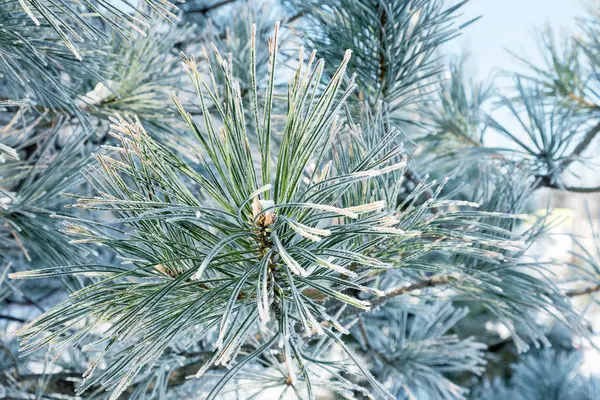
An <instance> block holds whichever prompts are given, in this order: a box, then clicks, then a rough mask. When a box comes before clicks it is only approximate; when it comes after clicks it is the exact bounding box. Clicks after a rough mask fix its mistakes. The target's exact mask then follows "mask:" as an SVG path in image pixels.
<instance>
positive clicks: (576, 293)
mask: <svg viewBox="0 0 600 400" xmlns="http://www.w3.org/2000/svg"><path fill="white" fill-rule="evenodd" d="M599 291H600V284H598V285H594V286H589V287H587V288H584V289H576V290H570V291H568V292H566V293H565V294H566V296H567V297H577V296H584V295H586V294H592V293H595V292H599Z"/></svg>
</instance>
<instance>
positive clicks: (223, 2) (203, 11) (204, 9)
mask: <svg viewBox="0 0 600 400" xmlns="http://www.w3.org/2000/svg"><path fill="white" fill-rule="evenodd" d="M235 1H236V0H221V1H219V2H216V3H214V4H210V5H206V6H204V7H200V8H196V9H193V8H192V9H190V10H185V13H186V14H202V15H206V14H208V13H209V12H211V11H214V10H217V9H219V8H221V7H223V6H226V5H227V4H230V3H233V2H235Z"/></svg>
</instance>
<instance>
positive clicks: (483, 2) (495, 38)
mask: <svg viewBox="0 0 600 400" xmlns="http://www.w3.org/2000/svg"><path fill="white" fill-rule="evenodd" d="M464 12H465V14H466V15H467V16H477V15H481V16H482V18H481V19H480V20H479V21H477V22H475V24H473V25H471V26H470V27H468V28H467V29H466V30H465V31H464V34H463V36H462V37H460V38H459V39H457V40H455V41H454V43H452V44H451V45H450V47H451V51H457V52H458V51H462V50H463V49H464V50H467V51H468V52H469V53H470V55H471V57H470V62H469V64H470V67H471V68H472V70H473V72H475V74H476V77H478V78H485V77H487V76H489V74H490V73H491V72H492V71H493V70H494V69H495V68H504V69H510V70H514V69H515V68H517V67H518V65H517V64H516V63H515V60H514V58H512V57H511V56H510V55H509V54H508V53H507V52H506V50H505V49H510V50H511V51H513V52H517V53H518V54H526V55H527V57H528V58H529V59H530V60H531V61H534V62H535V61H539V60H540V57H539V54H538V52H537V45H536V41H535V37H534V28H535V27H542V26H543V25H544V24H545V23H549V24H550V25H551V26H552V27H553V28H554V29H555V30H557V31H560V29H566V30H567V31H570V32H574V31H576V22H575V20H574V19H575V17H577V16H582V15H584V7H583V3H582V2H581V0H471V1H470V2H469V3H468V4H467V5H466V6H465V7H464Z"/></svg>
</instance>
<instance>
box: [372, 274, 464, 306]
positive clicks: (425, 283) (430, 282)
mask: <svg viewBox="0 0 600 400" xmlns="http://www.w3.org/2000/svg"><path fill="white" fill-rule="evenodd" d="M453 279H455V278H454V277H452V276H449V275H438V276H433V277H431V278H429V279H425V280H422V281H420V282H416V283H413V284H410V285H408V286H401V287H398V288H395V289H391V290H389V291H387V292H386V293H385V295H383V296H381V297H378V298H376V299H375V300H373V301H372V302H371V305H372V307H373V308H376V307H379V306H381V305H383V304H385V303H386V302H387V301H389V300H390V299H392V298H394V297H396V296H402V295H403V294H406V293H410V292H414V291H415V290H420V289H425V288H430V287H434V286H441V285H445V284H447V283H449V282H450V281H451V280H453Z"/></svg>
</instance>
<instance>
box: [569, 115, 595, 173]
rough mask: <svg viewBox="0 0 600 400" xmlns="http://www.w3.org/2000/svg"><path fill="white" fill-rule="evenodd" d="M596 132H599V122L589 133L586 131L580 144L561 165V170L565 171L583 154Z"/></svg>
mask: <svg viewBox="0 0 600 400" xmlns="http://www.w3.org/2000/svg"><path fill="white" fill-rule="evenodd" d="M598 132H600V122H598V123H597V124H596V125H594V126H593V127H592V128H591V129H590V130H589V131H587V133H586V134H585V136H584V137H583V139H582V140H581V142H579V144H578V145H577V147H575V149H574V150H573V152H572V153H571V155H570V156H569V158H568V159H567V160H566V161H565V162H563V163H562V167H563V169H566V168H567V167H568V166H569V165H571V163H572V162H573V161H575V160H576V159H577V158H579V156H580V155H581V153H583V152H584V151H585V149H587V148H588V146H589V145H590V144H591V143H592V141H593V140H594V138H595V137H596V135H597V134H598Z"/></svg>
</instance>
